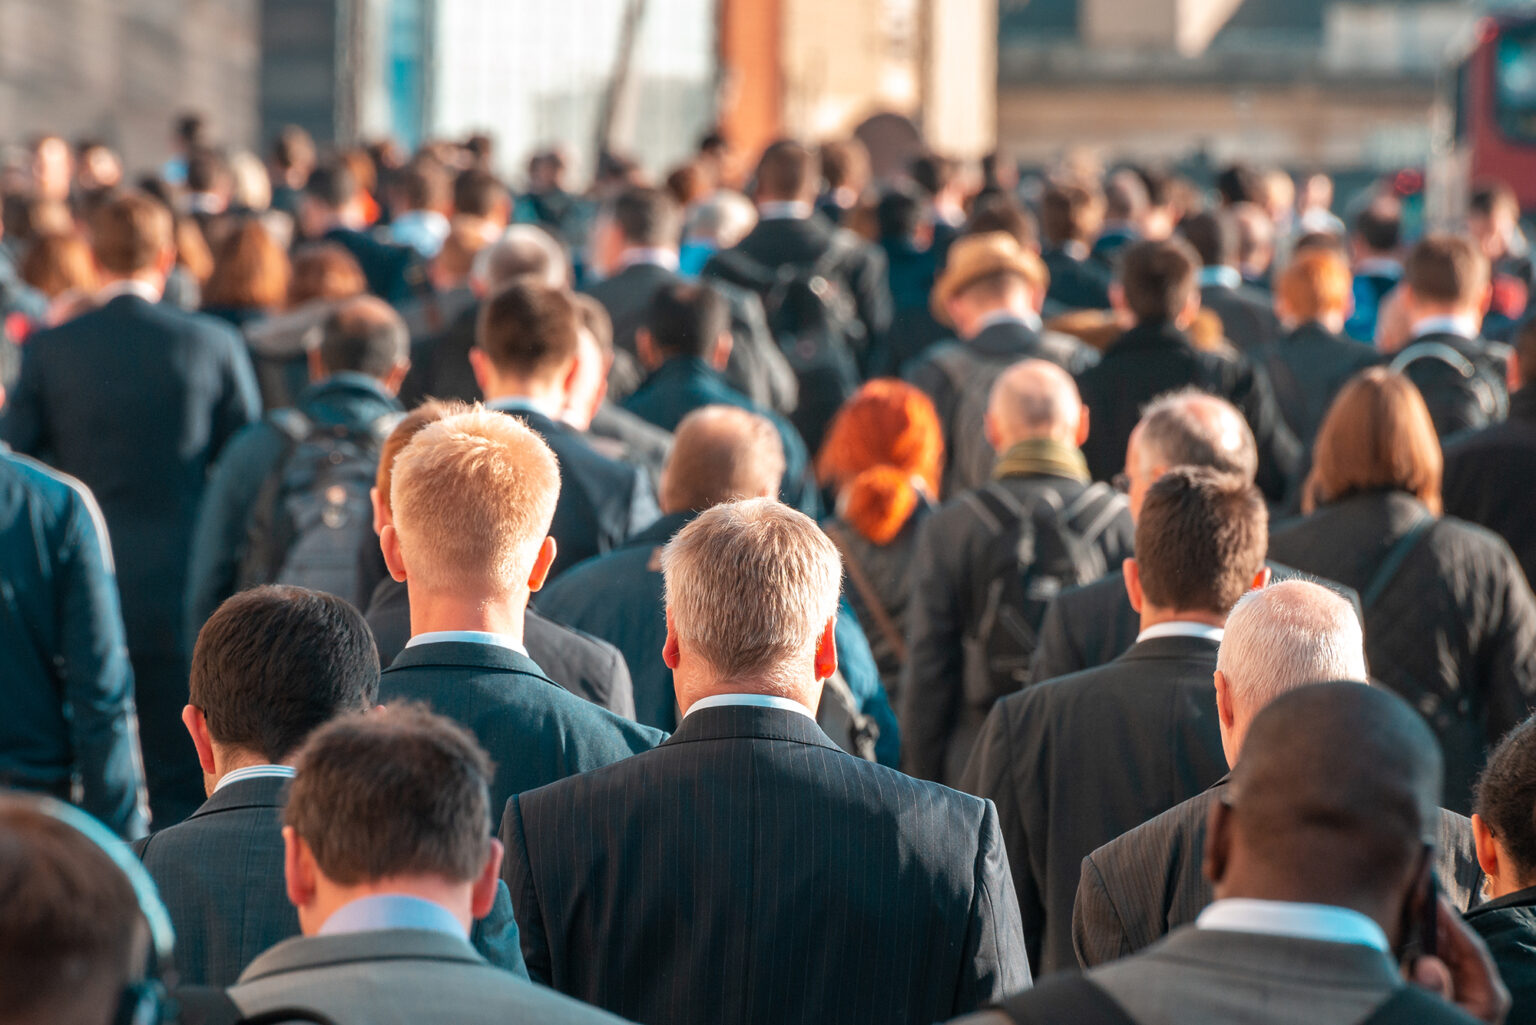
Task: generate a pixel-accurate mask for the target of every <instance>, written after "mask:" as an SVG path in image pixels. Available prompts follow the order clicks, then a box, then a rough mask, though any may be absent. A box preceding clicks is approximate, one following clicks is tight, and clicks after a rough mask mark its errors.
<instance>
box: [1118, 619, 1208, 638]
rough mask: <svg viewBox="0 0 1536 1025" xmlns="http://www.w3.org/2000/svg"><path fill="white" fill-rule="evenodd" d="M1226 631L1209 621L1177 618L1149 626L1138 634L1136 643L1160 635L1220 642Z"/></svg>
mask: <svg viewBox="0 0 1536 1025" xmlns="http://www.w3.org/2000/svg"><path fill="white" fill-rule="evenodd" d="M1225 633H1226V631H1225V630H1223V629H1222V628H1221V627H1219V626H1211V625H1210V624H1209V623H1191V622H1189V621H1188V620H1185V619H1175V620H1172V621H1170V622H1167V623H1158V624H1157V625H1156V626H1149V627H1147V628H1146V629H1145V630H1143V631H1142V632H1141V633H1139V634H1137V635H1136V643H1137V644H1140V643H1141V642H1142V641H1152V640H1156V639H1157V638H1159V637H1200V638H1203V639H1205V640H1208V641H1215V642H1216V643H1217V644H1220V643H1221V638H1222V636H1223V634H1225Z"/></svg>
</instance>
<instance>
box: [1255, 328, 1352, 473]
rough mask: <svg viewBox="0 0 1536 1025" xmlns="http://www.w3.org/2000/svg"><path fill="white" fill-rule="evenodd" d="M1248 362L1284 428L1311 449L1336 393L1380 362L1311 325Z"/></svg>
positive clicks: (1296, 331) (1324, 330) (1279, 341)
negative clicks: (1265, 383) (1262, 379)
mask: <svg viewBox="0 0 1536 1025" xmlns="http://www.w3.org/2000/svg"><path fill="white" fill-rule="evenodd" d="M1254 361H1255V362H1256V363H1257V364H1258V365H1259V366H1261V367H1263V368H1264V371H1265V373H1267V374H1268V375H1269V381H1270V384H1272V385H1273V386H1274V389H1275V398H1276V399H1277V400H1278V401H1279V403H1280V412H1281V414H1282V415H1284V417H1285V422H1286V425H1287V426H1288V427H1290V429H1291V432H1292V433H1293V434H1295V435H1296V437H1297V438H1298V439H1299V440H1300V441H1301V443H1302V444H1303V445H1305V446H1306V447H1307V448H1308V449H1311V447H1312V440H1313V439H1314V438H1316V437H1317V429H1318V428H1319V427H1321V426H1322V423H1323V417H1324V415H1326V414H1327V412H1328V407H1329V406H1330V405H1332V404H1333V399H1334V396H1336V395H1337V394H1338V393H1339V389H1341V388H1343V387H1344V384H1345V382H1347V381H1348V380H1349V379H1350V378H1351V377H1354V376H1355V375H1356V374H1358V373H1359V372H1360V371H1362V370H1364V369H1365V368H1366V367H1373V366H1376V365H1377V364H1378V363H1380V362H1381V361H1382V357H1381V354H1380V353H1378V352H1377V351H1376V350H1375V349H1373V348H1371V347H1370V346H1369V345H1362V344H1361V343H1359V342H1357V341H1355V340H1354V339H1352V338H1346V337H1345V336H1343V335H1336V334H1333V333H1332V332H1330V331H1329V330H1328V329H1327V328H1325V327H1323V326H1322V325H1321V324H1319V323H1317V322H1315V321H1311V322H1308V323H1306V324H1302V325H1301V326H1299V327H1298V328H1296V330H1294V331H1292V332H1290V333H1289V334H1287V335H1285V336H1283V337H1281V338H1279V339H1277V340H1276V341H1275V342H1273V343H1271V344H1269V345H1265V346H1263V347H1261V348H1260V349H1258V350H1257V351H1256V353H1255V355H1254Z"/></svg>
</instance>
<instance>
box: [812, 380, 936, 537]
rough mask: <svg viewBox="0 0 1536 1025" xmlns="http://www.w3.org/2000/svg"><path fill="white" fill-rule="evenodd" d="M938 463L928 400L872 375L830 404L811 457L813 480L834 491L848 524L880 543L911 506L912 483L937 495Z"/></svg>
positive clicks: (914, 494) (903, 521)
mask: <svg viewBox="0 0 1536 1025" xmlns="http://www.w3.org/2000/svg"><path fill="white" fill-rule="evenodd" d="M943 463H944V432H943V429H942V428H941V427H940V426H939V415H938V413H937V412H936V411H935V410H934V408H933V402H932V401H931V400H930V399H929V398H928V396H927V395H925V394H923V392H922V391H921V390H919V389H917V388H914V387H913V386H912V385H910V384H907V383H906V382H904V381H898V380H896V379H895V378H876V379H875V380H873V381H869V382H867V383H865V384H864V386H863V387H861V388H860V389H859V390H858V391H857V392H855V393H854V394H853V396H852V397H850V398H849V399H848V401H847V402H846V403H844V404H843V408H842V409H840V410H838V413H837V416H836V417H835V418H834V419H833V421H832V425H831V427H829V428H828V429H827V436H826V439H825V440H824V441H823V442H822V445H821V452H820V453H819V454H818V455H817V458H816V479H817V480H818V481H819V482H820V484H821V485H822V487H825V488H830V489H832V490H833V491H835V492H837V493H838V495H839V505H840V506H841V508H840V510H839V511H840V513H841V515H842V517H843V519H844V520H846V521H847V522H848V524H849V525H850V526H852V527H853V528H854V529H855V530H857V531H858V532H859V533H860V534H862V535H864V536H865V537H866V538H868V539H869V540H871V541H873V542H874V543H875V544H879V545H883V544H889V543H890V542H891V541H892V540H893V539H894V538H895V537H896V535H897V534H899V533H901V528H902V527H904V526H905V525H906V523H907V521H908V520H909V519H911V517H912V514H913V512H915V511H916V509H917V506H918V501H919V496H918V486H919V485H921V486H922V488H923V489H924V490H925V491H926V492H927V494H929V495H930V496H934V497H937V495H938V493H939V475H940V473H941V472H942V469H943Z"/></svg>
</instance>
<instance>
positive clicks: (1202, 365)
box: [1077, 239, 1301, 502]
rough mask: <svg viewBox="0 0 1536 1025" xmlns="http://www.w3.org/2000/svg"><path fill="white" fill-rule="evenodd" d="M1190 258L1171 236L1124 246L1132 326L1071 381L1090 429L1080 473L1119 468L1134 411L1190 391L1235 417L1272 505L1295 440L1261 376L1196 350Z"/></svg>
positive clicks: (1196, 301) (1123, 302)
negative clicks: (1252, 445) (1191, 331)
mask: <svg viewBox="0 0 1536 1025" xmlns="http://www.w3.org/2000/svg"><path fill="white" fill-rule="evenodd" d="M1198 263H1199V260H1198V257H1197V256H1196V254H1195V252H1194V250H1192V249H1191V248H1190V247H1189V245H1188V244H1187V243H1185V242H1182V241H1179V240H1177V239H1174V240H1170V241H1167V242H1138V243H1136V244H1134V245H1132V246H1130V247H1128V248H1127V249H1126V250H1125V252H1124V254H1123V257H1122V259H1121V263H1120V280H1119V284H1118V287H1117V289H1116V295H1117V296H1119V299H1118V301H1117V306H1119V307H1121V308H1123V309H1124V310H1126V311H1128V312H1129V313H1130V314H1131V315H1132V316H1134V317H1135V319H1136V326H1135V327H1134V328H1132V329H1131V330H1129V331H1127V332H1126V333H1125V334H1123V335H1121V336H1120V337H1119V338H1118V339H1116V340H1115V341H1114V342H1113V343H1112V344H1111V345H1110V346H1109V348H1108V349H1107V350H1105V352H1104V358H1103V359H1102V360H1101V361H1100V362H1099V365H1098V366H1096V367H1090V368H1089V369H1088V370H1085V371H1083V373H1081V374H1079V375H1078V379H1077V386H1078V389H1079V390H1080V391H1081V392H1082V394H1083V401H1084V402H1085V403H1087V405H1088V410H1089V412H1090V413H1091V414H1092V418H1093V433H1092V434H1090V435H1089V437H1088V442H1087V444H1085V445H1084V446H1083V454H1084V455H1085V456H1087V457H1088V469H1089V471H1090V472H1091V473H1092V474H1093V476H1094V479H1095V480H1108V479H1109V478H1110V477H1112V476H1114V475H1115V474H1116V473H1119V472H1120V468H1121V466H1122V465H1123V464H1124V461H1125V449H1126V444H1127V442H1128V441H1129V440H1130V436H1131V431H1132V430H1133V429H1134V428H1135V426H1136V423H1137V421H1138V420H1139V419H1140V418H1141V410H1142V407H1144V406H1145V405H1146V404H1147V403H1148V402H1150V401H1152V400H1153V399H1154V398H1156V397H1157V396H1159V395H1164V394H1167V393H1168V392H1171V391H1177V390H1179V389H1181V388H1191V387H1193V388H1199V389H1200V390H1202V391H1206V392H1210V393H1211V394H1212V395H1215V396H1217V397H1218V398H1223V399H1226V400H1227V401H1228V402H1231V403H1232V404H1233V405H1234V406H1236V407H1237V408H1238V410H1239V411H1240V412H1241V413H1242V414H1243V417H1244V418H1245V419H1246V420H1247V421H1248V426H1249V428H1251V429H1252V431H1253V436H1254V440H1255V442H1256V443H1257V446H1258V457H1259V462H1258V473H1257V476H1256V481H1257V483H1258V485H1259V489H1260V490H1261V491H1263V492H1264V495H1265V497H1266V498H1268V499H1269V500H1270V501H1271V502H1281V501H1283V500H1284V499H1285V498H1286V496H1287V493H1288V492H1289V491H1290V489H1291V486H1292V478H1293V477H1294V476H1295V474H1296V471H1297V468H1298V465H1299V461H1300V459H1301V445H1300V444H1299V443H1298V442H1297V441H1296V438H1295V436H1294V435H1292V434H1291V432H1290V429H1289V428H1287V427H1286V426H1285V421H1284V420H1283V419H1282V418H1281V416H1280V409H1279V407H1278V405H1277V404H1276V403H1275V397H1274V393H1273V392H1272V391H1271V390H1270V386H1269V381H1268V379H1267V378H1265V377H1264V376H1262V375H1260V374H1255V373H1254V371H1253V369H1252V368H1251V367H1250V366H1248V365H1247V364H1246V363H1245V362H1243V361H1242V360H1241V359H1239V358H1234V357H1231V356H1227V355H1224V354H1222V353H1216V352H1204V351H1201V350H1199V349H1196V348H1195V347H1194V345H1193V344H1192V343H1191V342H1190V340H1189V338H1188V336H1187V335H1185V334H1184V328H1185V327H1187V326H1188V325H1189V324H1190V322H1191V321H1192V320H1193V319H1194V317H1195V315H1196V313H1198V312H1199V310H1200V294H1199V291H1198V289H1197V288H1196V284H1195V274H1196V271H1197V269H1198Z"/></svg>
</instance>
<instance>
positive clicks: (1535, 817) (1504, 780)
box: [1473, 716, 1536, 886]
mask: <svg viewBox="0 0 1536 1025" xmlns="http://www.w3.org/2000/svg"><path fill="white" fill-rule="evenodd" d="M1473 809H1474V810H1475V811H1476V812H1477V814H1478V816H1479V817H1480V818H1481V819H1482V820H1483V822H1484V823H1485V824H1486V825H1487V826H1488V829H1489V831H1490V832H1491V833H1493V836H1494V839H1496V840H1497V841H1498V842H1499V846H1500V847H1501V848H1502V849H1503V853H1504V856H1505V857H1507V858H1508V859H1509V860H1510V862H1511V863H1512V867H1513V868H1514V869H1515V871H1516V874H1517V875H1518V876H1519V879H1520V882H1521V884H1522V885H1526V886H1528V885H1530V883H1531V881H1532V877H1533V874H1536V716H1533V717H1532V718H1529V719H1526V720H1525V721H1524V722H1522V723H1521V724H1520V725H1519V726H1516V727H1515V728H1514V729H1512V730H1510V731H1509V733H1507V734H1506V735H1505V737H1504V739H1503V740H1501V741H1499V746H1498V747H1496V748H1494V749H1493V754H1491V755H1489V756H1488V767H1487V768H1485V769H1484V770H1483V774H1482V775H1481V776H1480V777H1478V780H1477V789H1476V791H1475V793H1474V797H1473Z"/></svg>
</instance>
